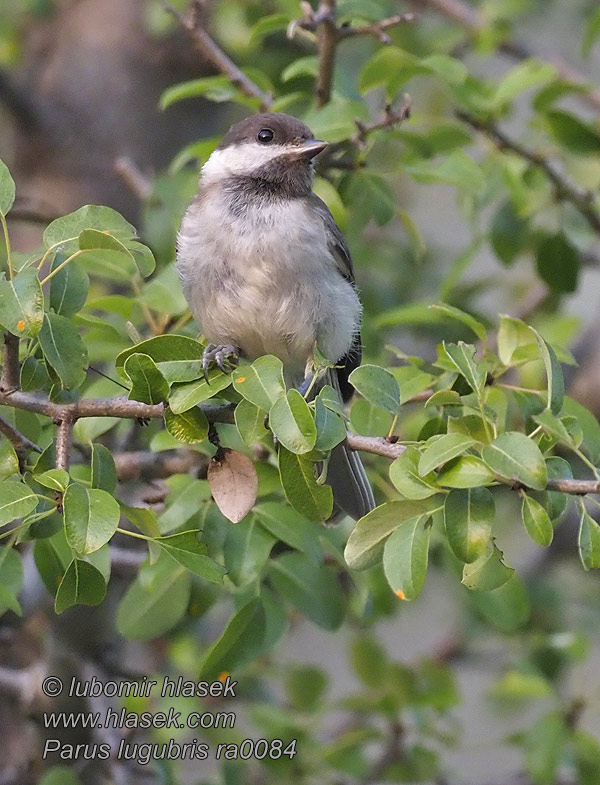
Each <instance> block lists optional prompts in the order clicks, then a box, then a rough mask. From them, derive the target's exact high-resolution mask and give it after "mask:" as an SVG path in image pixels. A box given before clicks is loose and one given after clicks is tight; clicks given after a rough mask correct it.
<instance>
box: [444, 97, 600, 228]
mask: <svg viewBox="0 0 600 785" xmlns="http://www.w3.org/2000/svg"><path fill="white" fill-rule="evenodd" d="M456 115H457V117H458V118H459V119H460V120H462V121H463V122H464V123H467V125H470V126H471V128H474V129H475V130H476V131H479V132H480V133H483V134H485V135H486V136H487V137H488V139H489V140H490V141H491V142H492V143H493V144H494V145H495V146H496V147H497V148H498V149H499V150H503V151H509V152H512V153H515V155H518V156H519V157H520V158H523V159H524V160H525V161H528V162H529V163H530V164H532V165H533V166H537V167H538V168H539V169H541V170H542V171H543V172H544V174H545V175H546V177H547V178H548V179H549V180H550V182H551V183H552V185H553V186H554V191H555V195H556V198H557V199H558V200H559V201H562V202H569V203H570V204H572V205H573V207H575V209H576V210H578V212H579V213H580V214H581V215H582V216H583V217H584V218H585V219H586V220H587V222H588V223H589V225H590V226H591V227H592V229H594V231H596V232H598V233H599V234H600V211H599V210H598V208H597V207H596V204H595V197H594V194H593V193H592V192H591V191H584V190H582V189H581V188H579V187H578V186H577V185H575V183H573V182H571V181H570V180H569V179H568V178H567V177H566V176H565V175H563V174H561V173H560V172H558V171H557V170H556V168H555V167H554V165H553V164H552V163H551V162H550V161H549V160H548V159H547V158H546V157H545V156H543V155H541V154H540V153H537V152H536V151H535V150H531V149H530V148H528V147H526V146H525V145H522V144H521V143H520V142H517V141H516V140H514V139H511V138H510V137H509V136H507V135H506V134H505V133H504V131H501V130H500V129H499V128H498V127H497V126H496V125H494V124H493V123H491V122H488V121H486V120H481V119H480V118H478V117H474V116H473V115H471V114H469V113H468V112H464V111H462V110H461V111H458V112H457V113H456Z"/></svg>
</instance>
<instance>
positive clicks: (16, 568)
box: [0, 546, 25, 616]
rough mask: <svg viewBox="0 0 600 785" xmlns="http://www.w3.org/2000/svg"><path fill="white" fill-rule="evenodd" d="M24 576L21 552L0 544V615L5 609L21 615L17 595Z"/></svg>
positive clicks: (21, 586)
mask: <svg viewBox="0 0 600 785" xmlns="http://www.w3.org/2000/svg"><path fill="white" fill-rule="evenodd" d="M24 577H25V576H24V572H23V561H22V559H21V554H20V553H19V552H18V551H16V550H15V549H14V548H8V547H5V546H0V616H1V615H2V614H3V613H4V612H5V611H7V610H12V611H14V613H16V614H18V615H19V616H20V615H21V606H20V604H19V600H18V596H19V593H20V591H21V589H22V588H23V580H24Z"/></svg>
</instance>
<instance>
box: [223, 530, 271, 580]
mask: <svg viewBox="0 0 600 785" xmlns="http://www.w3.org/2000/svg"><path fill="white" fill-rule="evenodd" d="M274 545H275V538H274V537H273V536H272V535H271V534H270V533H269V532H268V531H266V529H265V528H264V526H261V524H260V522H259V520H258V518H257V517H256V516H255V515H248V516H247V517H246V518H245V520H243V521H241V523H240V524H239V525H238V526H231V527H229V529H228V531H227V539H226V540H225V545H224V546H223V557H224V560H225V567H226V568H227V574H228V577H229V578H230V579H231V580H232V581H233V583H234V584H236V585H237V586H244V585H245V584H249V583H253V582H256V581H257V580H258V579H260V577H261V573H262V571H263V569H264V567H265V565H266V563H267V561H268V559H269V555H270V553H271V550H272V548H273V546H274Z"/></svg>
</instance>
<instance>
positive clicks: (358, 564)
mask: <svg viewBox="0 0 600 785" xmlns="http://www.w3.org/2000/svg"><path fill="white" fill-rule="evenodd" d="M426 512H427V510H426V507H425V506H424V505H423V504H419V503H418V502H414V501H393V502H386V503H385V504H381V505H380V506H379V507H376V508H375V509H374V510H371V512H369V513H367V515H365V516H364V517H363V518H361V519H360V520H359V521H358V523H357V524H356V526H355V527H354V530H353V531H352V533H351V534H350V537H349V538H348V542H347V543H346V548H345V550H344V558H345V559H346V563H347V564H348V566H349V567H351V568H352V569H353V570H364V569H365V568H366V567H371V566H372V565H373V564H376V563H377V562H378V561H379V560H380V558H381V554H382V553H383V547H384V543H385V541H386V539H387V538H388V537H389V536H390V534H391V533H392V532H393V531H394V530H395V529H396V528H397V527H398V526H400V525H405V524H412V523H414V521H415V520H416V519H418V518H421V517H422V516H423V515H424V514H425V513H426Z"/></svg>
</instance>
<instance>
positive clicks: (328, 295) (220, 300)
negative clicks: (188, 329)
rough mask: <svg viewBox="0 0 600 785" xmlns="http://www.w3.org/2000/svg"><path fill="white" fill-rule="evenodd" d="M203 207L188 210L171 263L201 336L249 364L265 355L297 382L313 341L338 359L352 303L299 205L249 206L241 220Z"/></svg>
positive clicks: (314, 220)
mask: <svg viewBox="0 0 600 785" xmlns="http://www.w3.org/2000/svg"><path fill="white" fill-rule="evenodd" d="M210 204H211V206H209V207H207V206H205V205H206V202H204V203H203V202H200V203H199V204H197V203H194V204H192V206H191V207H190V208H189V210H188V212H187V213H186V215H185V217H184V219H183V222H182V225H181V231H180V235H179V243H178V255H177V269H178V272H179V275H180V278H181V281H182V285H183V289H184V292H185V295H186V297H187V299H188V302H189V304H190V308H191V310H192V313H193V315H194V317H195V318H196V320H197V322H198V324H199V326H200V329H201V331H202V333H203V334H204V335H205V336H206V338H207V339H208V340H209V341H212V342H214V343H218V344H225V343H231V344H234V345H235V346H238V347H239V348H240V349H241V350H242V352H243V354H244V355H245V356H246V357H248V358H249V359H254V358H256V357H258V356H260V355H262V354H274V355H276V356H277V357H280V358H281V360H282V361H283V363H284V365H285V366H287V367H286V371H287V372H288V373H290V374H296V375H300V376H301V375H302V374H303V372H304V367H305V365H306V362H307V360H308V359H309V358H310V357H311V356H312V353H313V350H314V346H315V343H316V344H317V345H318V346H319V349H320V351H322V352H323V354H324V355H325V356H326V357H327V358H328V359H329V360H330V361H331V362H336V361H337V360H338V359H340V358H341V357H343V356H344V355H345V354H346V353H347V352H348V350H349V349H350V346H351V344H352V340H353V338H354V336H355V335H356V333H357V331H358V329H359V323H360V303H359V300H358V296H357V294H356V291H355V290H354V287H353V286H352V285H351V284H350V283H348V282H347V281H346V280H345V279H344V278H343V277H342V275H341V274H340V272H339V270H338V269H337V267H336V263H335V260H334V258H333V257H332V255H331V253H330V252H329V249H328V246H327V236H326V233H325V227H324V225H323V223H322V221H321V220H319V219H318V217H315V216H313V215H312V214H308V210H307V208H306V205H305V202H303V201H301V200H289V201H280V202H277V203H275V204H274V205H272V206H271V207H269V208H267V207H264V206H263V207H260V208H258V207H253V206H251V205H249V207H248V210H247V211H246V212H245V213H244V214H243V215H241V216H236V215H233V214H232V213H230V212H229V211H227V210H225V209H222V208H221V207H220V205H219V203H218V201H216V200H215V201H211V202H210Z"/></svg>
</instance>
